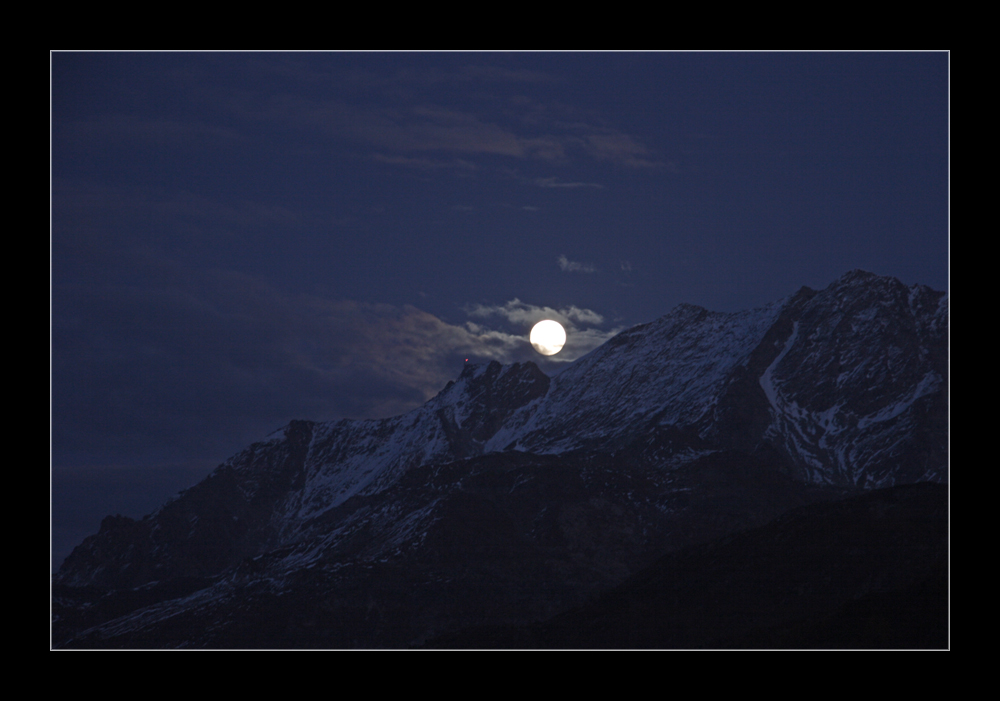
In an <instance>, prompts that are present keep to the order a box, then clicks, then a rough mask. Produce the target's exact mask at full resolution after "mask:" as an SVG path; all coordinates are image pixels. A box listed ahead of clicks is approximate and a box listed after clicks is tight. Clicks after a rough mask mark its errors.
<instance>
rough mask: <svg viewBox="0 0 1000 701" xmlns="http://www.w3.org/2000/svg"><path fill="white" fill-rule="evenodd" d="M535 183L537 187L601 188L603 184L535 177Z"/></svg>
mask: <svg viewBox="0 0 1000 701" xmlns="http://www.w3.org/2000/svg"><path fill="white" fill-rule="evenodd" d="M535 185H537V186H538V187H564V188H579V187H592V188H597V189H603V188H604V186H603V185H601V184H600V183H572V182H570V183H567V182H562V181H560V180H559V178H535Z"/></svg>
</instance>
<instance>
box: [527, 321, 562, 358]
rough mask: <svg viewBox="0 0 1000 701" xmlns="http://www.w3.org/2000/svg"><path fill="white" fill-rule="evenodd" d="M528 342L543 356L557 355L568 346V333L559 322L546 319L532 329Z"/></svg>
mask: <svg viewBox="0 0 1000 701" xmlns="http://www.w3.org/2000/svg"><path fill="white" fill-rule="evenodd" d="M528 340H529V341H531V345H532V346H534V348H535V350H536V351H538V352H539V353H541V354H542V355H555V354H556V353H558V352H559V351H561V350H562V347H563V346H565V345H566V331H565V329H563V327H562V324H560V323H559V322H558V321H552V320H551V319H546V320H545V321H539V322H538V323H537V324H535V325H534V326H532V327H531V335H530V336H528Z"/></svg>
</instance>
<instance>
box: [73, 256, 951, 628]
mask: <svg viewBox="0 0 1000 701" xmlns="http://www.w3.org/2000/svg"><path fill="white" fill-rule="evenodd" d="M947 319H948V309H947V297H946V296H945V295H944V294H943V293H940V292H935V291H933V290H930V289H929V288H926V287H922V286H919V285H915V286H913V287H906V286H904V285H903V284H902V283H900V282H899V281H898V280H895V279H892V278H883V277H878V276H875V275H872V274H870V273H864V272H862V271H854V272H852V273H848V274H847V275H845V276H843V277H842V278H841V279H840V280H838V281H836V282H835V283H833V284H832V285H830V286H829V287H828V288H826V289H825V290H822V291H819V292H816V291H813V290H809V289H808V288H803V289H802V290H800V291H799V292H797V293H796V294H794V295H792V296H790V297H788V298H786V299H784V300H781V301H779V302H776V303H774V304H771V305H768V306H766V307H763V308H760V309H756V310H750V311H745V312H739V313H735V314H721V313H715V312H709V311H707V310H705V309H701V308H699V307H694V306H691V305H681V306H679V307H677V308H676V309H674V310H673V311H672V312H670V313H669V314H667V315H666V316H664V317H662V318H660V319H658V320H656V321H654V322H652V323H650V324H645V325H642V326H637V327H634V328H632V329H629V330H627V331H625V332H623V333H621V334H619V335H618V336H616V337H615V338H613V339H612V340H610V341H609V342H608V343H606V344H605V345H603V346H601V347H600V348H598V349H596V350H595V351H593V352H592V353H590V354H589V355H587V356H585V357H583V358H581V359H579V360H578V361H576V362H575V363H574V364H573V365H571V366H570V367H569V368H567V369H566V370H565V371H564V372H562V373H561V374H560V375H558V376H557V377H555V378H552V379H550V378H548V377H547V376H545V375H544V374H543V373H542V372H541V371H540V370H539V369H538V368H537V367H536V366H535V365H534V364H532V363H524V364H514V365H511V366H501V365H500V364H499V363H490V364H488V365H473V366H468V367H466V368H465V369H464V370H463V372H462V374H461V375H460V376H459V378H458V379H457V380H456V381H454V382H451V383H449V384H448V386H447V387H445V388H444V389H443V390H442V391H441V393H440V394H438V395H437V396H436V397H435V398H433V399H432V400H430V401H429V402H428V403H427V404H426V405H424V406H423V407H421V408H419V409H417V410H414V411H412V412H410V413H408V414H405V415H403V416H398V417H394V418H390V419H382V420H373V421H351V420H344V421H338V422H332V423H312V422H307V421H294V422H292V423H291V424H289V426H287V427H285V428H284V429H283V430H281V431H279V432H277V433H276V434H274V435H272V436H268V437H267V438H266V439H265V440H263V441H261V442H259V443H256V444H254V445H252V446H250V447H248V448H247V449H245V450H244V451H242V452H241V453H239V454H238V455H236V456H234V457H233V458H231V459H230V460H228V461H226V462H225V463H223V464H222V465H220V466H219V468H218V469H216V471H215V472H213V473H212V475H210V476H209V477H208V478H207V479H206V480H205V481H204V482H202V483H201V484H199V485H196V486H195V487H193V488H191V489H189V490H187V491H185V492H183V493H182V494H181V495H179V496H178V497H177V498H176V499H175V500H173V501H172V502H170V503H168V504H166V505H165V506H163V507H162V508H161V509H160V510H158V511H157V512H155V513H153V514H151V515H149V516H147V517H145V518H144V519H142V520H139V521H135V520H132V519H128V518H125V517H109V518H108V519H105V521H104V523H103V524H102V526H101V531H100V532H99V533H98V534H96V535H94V536H91V537H89V538H87V539H86V540H85V541H84V542H83V543H82V544H81V545H80V546H78V547H77V548H76V549H75V550H74V552H73V553H72V554H71V555H70V557H69V558H67V560H66V561H65V563H64V564H63V567H62V568H61V569H60V571H59V573H58V574H57V575H56V578H55V581H56V589H57V594H58V597H57V607H56V608H57V611H58V614H57V615H58V621H57V626H56V627H57V629H58V630H59V631H60V634H59V637H60V639H61V640H63V641H64V642H66V644H80V645H136V644H139V643H140V642H141V641H142V640H148V641H151V642H149V643H148V644H155V645H169V644H200V645H222V644H231V645H238V646H245V645H246V644H248V641H249V642H250V643H253V640H251V638H252V636H253V635H254V634H255V633H254V630H256V629H253V628H250V629H246V630H244V628H242V627H241V625H242V624H241V622H240V621H241V620H242V619H241V614H238V613H237V612H239V611H243V612H244V613H245V612H247V611H251V612H256V613H255V614H254V615H259V616H265V617H266V616H271V617H273V618H274V620H275V621H285V623H284V624H282V625H284V626H285V628H283V629H282V630H284V631H285V632H282V633H280V634H279V633H276V632H273V633H271V634H268V635H269V636H270V637H268V636H267V635H264V634H263V633H261V634H260V635H263V636H264V637H262V638H260V639H259V640H258V642H260V643H261V644H265V645H270V646H276V645H281V644H304V645H321V646H336V647H341V646H351V645H376V644H377V645H407V644H414V641H419V640H422V639H426V637H427V636H429V635H433V634H438V633H440V632H442V631H444V630H448V629H454V628H458V627H462V626H466V625H473V624H478V623H483V622H484V621H485V622H489V621H492V620H504V621H529V620H533V619H537V618H538V617H541V616H543V615H548V614H551V613H553V612H555V611H558V610H560V609H561V608H565V607H566V606H568V605H571V604H575V603H579V602H580V601H581V600H582V599H583V598H585V597H586V596H588V595H590V594H591V593H593V592H595V591H599V590H601V589H602V588H606V587H608V586H611V585H613V584H616V583H617V582H619V581H622V580H623V579H624V578H625V577H627V576H628V575H629V573H631V572H634V571H635V570H636V569H637V568H640V567H642V566H643V565H644V564H645V563H648V562H649V561H650V558H651V557H652V556H653V555H654V554H658V553H662V552H663V551H665V550H671V549H676V548H679V547H682V546H684V545H688V544H691V543H696V542H702V541H705V540H708V539H710V538H713V537H716V536H719V535H722V534H724V533H728V532H733V531H735V530H740V529H742V528H746V527H750V526H754V525H759V524H762V523H764V522H766V521H768V520H769V519H771V518H773V517H775V516H777V515H778V514H780V513H782V512H783V511H785V510H787V509H789V508H792V507H794V506H798V505H802V504H805V503H807V502H809V501H812V500H815V499H818V498H819V499H826V498H833V497H836V496H839V495H842V494H844V493H845V492H846V491H850V490H856V489H862V488H872V487H880V486H889V485H893V484H902V483H909V482H916V481H932V482H941V481H946V479H947V381H948V378H947V367H948V364H947ZM126 592H131V593H128V594H126ZM528 592H531V593H530V594H529V593H528ZM418 593H419V594H418ZM108 597H110V599H109V598H108ZM317 597H318V598H317ZM414 597H415V598H414ZM314 600H315V601H320V602H324V601H325V602H327V603H326V604H323V605H328V609H323V608H322V605H320V604H316V605H313V604H311V603H308V602H310V601H314ZM417 600H420V601H421V602H422V604H421V607H420V613H419V614H418V613H416V610H415V609H414V608H413V605H412V604H413V603H414V602H415V601H417ZM334 601H336V602H339V603H334ZM101 602H103V603H101ZM130 602H131V603H130ZM281 602H285V603H281ZM290 602H298V603H296V604H294V605H293V603H290ZM286 604H287V605H288V606H291V607H292V609H293V610H291V611H285V609H284V608H283V607H284V606H286ZM316 606H320V608H316ZM357 607H361V608H360V609H358V608H357ZM366 607H367V608H366ZM372 607H374V608H372ZM379 607H381V609H380V608H379ZM362 609H364V610H367V611H368V613H367V614H364V615H362V614H360V613H358V611H359V610H362ZM379 610H381V611H382V613H376V614H373V613H372V611H379ZM283 611H284V612H283ZM295 616H300V617H302V621H303V623H302V626H300V627H296V625H298V624H296V625H291V624H290V623H288V621H289V620H291V619H294V618H295ZM337 616H340V618H339V619H338V618H337ZM189 619H190V620H189ZM180 620H188V624H185V625H188V628H184V629H183V630H190V625H194V624H193V623H192V621H196V622H198V624H197V625H199V626H208V627H209V628H211V629H213V630H215V631H217V632H216V633H213V634H207V633H206V634H204V635H201V637H198V636H195V637H194V638H189V639H181V638H176V636H175V637H171V636H172V634H170V633H169V632H168V631H169V630H172V628H171V626H173V625H175V624H177V622H178V621H180ZM269 620H270V619H269ZM307 620H312V621H314V623H313V624H311V625H312V626H313V627H312V628H310V626H309V625H306V623H305V621H307ZM337 620H339V621H340V622H339V623H338V622H337ZM171 621H172V622H173V623H171ZM227 621H228V622H227ZM315 621H321V622H322V621H326V623H315ZM275 625H278V624H277V623H275ZM289 625H291V628H289V627H288V626H289ZM317 626H318V627H317ZM289 630H294V631H296V632H288V631H289ZM227 631H228V632H227ZM258 632H259V631H258ZM178 635H179V634H178ZM144 636H145V637H144ZM227 636H229V637H227ZM241 636H243V637H241ZM246 636H250V638H247V637H246ZM73 641H75V642H73ZM226 641H228V643H227V642H226ZM253 644H256V643H253Z"/></svg>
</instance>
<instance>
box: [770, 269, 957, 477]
mask: <svg viewBox="0 0 1000 701" xmlns="http://www.w3.org/2000/svg"><path fill="white" fill-rule="evenodd" d="M947 314H948V307H947V297H946V296H945V295H944V294H943V293H940V292H934V291H933V290H931V289H930V288H927V287H924V286H921V285H914V286H913V287H909V288H907V287H906V286H904V285H903V284H902V283H901V282H899V281H898V280H896V279H894V278H884V277H878V276H876V275H872V274H871V273H865V272H863V271H854V272H852V273H848V274H847V275H845V276H844V277H842V278H841V279H840V280H838V281H836V282H835V283H833V284H832V285H830V286H829V287H828V288H826V289H825V290H823V291H821V292H819V293H817V294H816V295H814V296H813V297H811V298H810V299H809V300H808V302H806V303H805V304H803V305H802V307H801V310H800V311H799V312H798V313H797V314H795V315H794V318H793V324H792V328H791V332H790V333H789V334H788V337H787V339H785V340H784V341H783V342H782V344H781V351H780V353H779V354H778V356H777V357H776V358H775V359H774V361H773V362H772V364H771V365H770V366H769V367H768V368H767V369H766V370H765V371H764V372H763V374H762V375H761V376H760V385H761V388H762V389H763V390H764V393H765V394H766V395H767V397H768V401H769V404H770V407H771V417H772V421H771V424H770V426H769V427H768V428H767V430H766V431H765V433H764V439H765V440H766V441H768V442H769V443H772V444H773V445H775V446H777V447H778V448H779V449H780V450H781V451H783V452H784V453H785V454H786V455H787V456H788V457H789V459H790V462H791V464H792V466H793V474H795V475H796V476H798V477H799V478H800V479H803V480H807V481H812V482H818V483H834V484H846V485H857V486H864V487H884V486H889V485H892V484H897V483H907V482H915V481H918V480H930V481H943V480H945V479H946V478H947V474H946V469H947V467H946V466H947V438H946V427H947V420H946V417H947V404H946V402H947Z"/></svg>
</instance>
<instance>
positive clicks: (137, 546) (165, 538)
mask: <svg viewBox="0 0 1000 701" xmlns="http://www.w3.org/2000/svg"><path fill="white" fill-rule="evenodd" d="M548 385H549V378H548V377H547V376H546V375H545V374H544V373H542V372H541V370H539V369H538V367H537V366H536V365H534V364H533V363H524V364H514V365H511V366H506V367H504V366H502V365H500V363H497V362H492V363H489V364H488V365H472V366H469V367H467V368H465V369H464V371H463V372H462V375H461V376H460V377H459V379H458V381H457V382H452V383H449V385H448V387H446V388H445V389H444V390H442V392H441V393H440V394H438V395H437V396H436V397H435V398H433V399H432V400H431V401H429V402H428V403H427V404H426V405H424V406H423V407H421V408H419V409H417V410H415V411H412V412H410V413H408V414H404V415H403V416H398V417H394V418H391V419H382V420H373V421H352V420H343V421H338V422H334V423H325V424H324V423H320V424H316V423H313V422H309V421H293V422H292V423H291V424H289V425H288V426H286V427H285V428H283V429H281V430H280V431H277V432H275V433H274V434H272V435H270V436H268V437H267V438H266V439H265V440H264V441H261V442H259V443H254V444H253V445H251V446H250V447H248V448H246V449H245V450H243V451H241V452H240V453H238V454H237V455H235V456H233V457H232V458H230V459H229V460H227V461H226V462H225V463H223V464H222V465H220V466H219V467H218V468H217V469H216V470H215V471H214V472H213V473H212V474H211V475H209V477H208V478H206V479H205V480H204V481H203V482H201V483H200V484H198V485H196V486H195V487H192V488H191V489H189V490H186V491H185V492H183V493H182V494H181V495H179V497H178V498H176V499H175V500H174V501H172V502H170V503H168V504H167V505H165V506H164V507H162V508H161V509H159V510H158V511H157V512H155V513H153V514H150V515H149V516H147V517H145V518H144V519H142V520H141V521H134V520H133V519H130V518H127V517H117V518H112V517H109V519H110V520H109V519H105V522H104V523H103V524H102V527H101V530H100V532H99V533H97V534H96V535H93V536H90V537H88V538H87V539H86V540H84V542H83V543H82V544H81V545H80V546H78V547H77V548H75V549H74V551H73V552H72V553H71V554H70V556H69V557H68V558H67V559H66V561H65V562H64V564H63V566H62V567H61V568H60V570H59V572H58V574H57V575H56V581H57V582H58V583H60V584H66V585H72V586H87V585H89V586H99V587H107V588H120V587H125V586H133V587H134V586H139V585H141V584H145V583H147V582H153V581H158V580H159V579H161V578H162V577H163V576H166V573H170V576H172V577H177V576H184V577H188V576H190V577H205V576H212V575H215V574H218V573H219V572H221V571H223V570H224V569H225V568H227V567H229V566H231V565H233V564H235V563H236V562H238V561H239V560H241V559H242V558H245V557H248V556H254V555H257V554H259V553H261V552H264V551H266V550H269V549H273V548H278V547H281V546H283V545H285V544H287V543H288V542H292V541H298V540H300V539H301V538H302V537H303V533H302V529H303V528H304V527H306V524H310V523H312V522H314V521H315V520H316V519H317V518H319V517H320V516H321V515H322V514H323V513H324V512H326V511H328V510H330V509H335V508H336V507H337V506H339V505H340V504H342V503H343V502H344V501H346V500H347V499H349V498H351V497H352V496H355V495H361V494H371V493H377V492H379V491H381V490H383V489H385V488H386V487H388V486H390V485H392V484H394V483H395V482H396V481H397V480H398V479H399V478H400V477H401V476H402V475H403V474H405V473H406V472H407V471H408V470H411V469H413V468H414V467H418V466H420V465H425V464H429V463H432V462H445V461H450V460H455V459H457V458H461V457H467V456H469V455H476V454H480V453H481V452H482V444H483V443H484V442H485V441H486V440H488V439H489V438H490V437H491V436H492V433H493V432H495V430H496V427H497V426H499V425H500V424H502V422H503V420H504V418H505V417H506V416H508V415H510V414H511V413H512V412H513V411H515V410H516V409H517V408H519V407H520V406H523V405H524V404H526V403H529V402H531V401H534V400H536V399H537V398H539V397H541V396H544V394H545V392H546V390H547V389H548Z"/></svg>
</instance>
